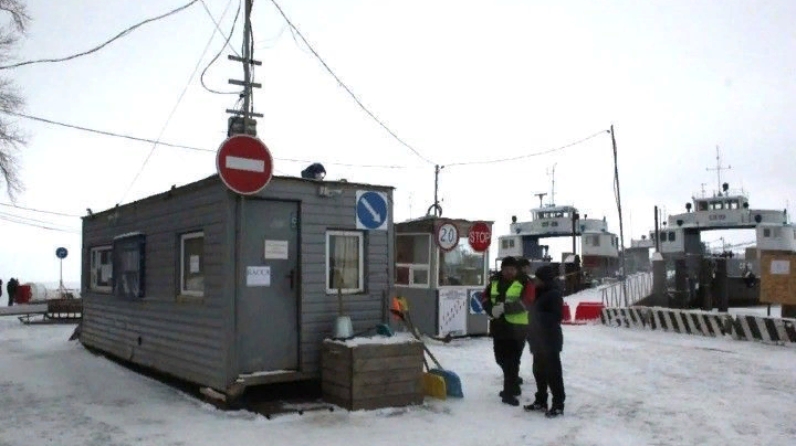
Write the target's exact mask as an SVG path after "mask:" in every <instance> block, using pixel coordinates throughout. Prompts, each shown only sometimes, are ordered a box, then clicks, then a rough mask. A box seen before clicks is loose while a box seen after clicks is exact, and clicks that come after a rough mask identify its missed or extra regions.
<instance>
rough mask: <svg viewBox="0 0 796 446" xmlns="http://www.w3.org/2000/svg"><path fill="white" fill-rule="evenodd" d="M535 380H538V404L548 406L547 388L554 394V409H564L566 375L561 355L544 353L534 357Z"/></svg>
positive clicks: (536, 354)
mask: <svg viewBox="0 0 796 446" xmlns="http://www.w3.org/2000/svg"><path fill="white" fill-rule="evenodd" d="M533 378H534V379H535V380H536V402H540V403H545V404H547V388H548V387H549V388H550V393H552V394H553V406H552V407H553V408H559V409H563V408H564V400H565V399H566V394H565V393H564V374H563V372H562V370H561V353H559V352H544V353H535V354H534V355H533Z"/></svg>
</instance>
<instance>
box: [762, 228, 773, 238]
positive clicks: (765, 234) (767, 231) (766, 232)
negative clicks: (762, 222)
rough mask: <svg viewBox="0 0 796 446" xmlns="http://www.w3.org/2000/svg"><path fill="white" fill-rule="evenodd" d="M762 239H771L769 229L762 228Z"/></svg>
mask: <svg viewBox="0 0 796 446" xmlns="http://www.w3.org/2000/svg"><path fill="white" fill-rule="evenodd" d="M763 237H771V229H769V228H764V229H763Z"/></svg>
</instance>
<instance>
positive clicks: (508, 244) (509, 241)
mask: <svg viewBox="0 0 796 446" xmlns="http://www.w3.org/2000/svg"><path fill="white" fill-rule="evenodd" d="M500 245H501V247H502V248H503V249H512V248H514V239H513V238H504V239H503V240H501V241H500Z"/></svg>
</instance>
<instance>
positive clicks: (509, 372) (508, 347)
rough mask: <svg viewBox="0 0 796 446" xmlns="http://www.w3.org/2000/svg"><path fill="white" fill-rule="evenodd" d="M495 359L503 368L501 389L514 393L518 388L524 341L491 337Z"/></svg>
mask: <svg viewBox="0 0 796 446" xmlns="http://www.w3.org/2000/svg"><path fill="white" fill-rule="evenodd" d="M493 348H494V351H495V361H496V362H497V364H498V365H499V366H500V368H501V369H502V370H503V391H504V392H508V393H512V394H513V393H516V392H518V391H519V389H520V382H519V378H520V358H521V357H522V351H523V350H524V349H525V341H518V340H516V339H493Z"/></svg>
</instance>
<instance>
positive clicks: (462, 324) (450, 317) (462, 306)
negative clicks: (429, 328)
mask: <svg viewBox="0 0 796 446" xmlns="http://www.w3.org/2000/svg"><path fill="white" fill-rule="evenodd" d="M467 308H468V305H467V290H466V289H461V288H442V289H440V290H439V313H438V314H439V320H438V327H439V333H438V335H439V336H447V335H448V334H450V335H451V336H464V335H466V334H467V314H468V311H467Z"/></svg>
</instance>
